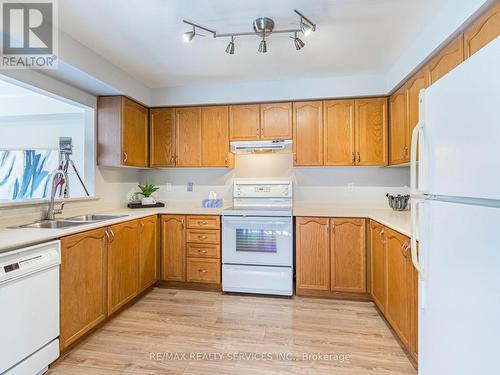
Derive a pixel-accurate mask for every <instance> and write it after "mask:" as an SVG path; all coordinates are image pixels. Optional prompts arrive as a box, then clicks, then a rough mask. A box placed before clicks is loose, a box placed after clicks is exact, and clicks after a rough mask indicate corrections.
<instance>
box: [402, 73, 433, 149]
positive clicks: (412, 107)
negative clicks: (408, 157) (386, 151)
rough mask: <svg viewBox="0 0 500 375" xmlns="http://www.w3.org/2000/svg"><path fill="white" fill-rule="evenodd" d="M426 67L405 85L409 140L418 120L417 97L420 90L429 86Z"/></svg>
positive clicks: (418, 104)
mask: <svg viewBox="0 0 500 375" xmlns="http://www.w3.org/2000/svg"><path fill="white" fill-rule="evenodd" d="M428 78H429V75H428V71H427V67H424V68H423V69H422V70H420V71H419V72H417V73H416V74H415V75H414V76H413V77H412V78H410V79H409V80H408V82H407V83H406V85H405V87H406V95H407V98H408V99H407V100H408V108H407V111H408V135H407V137H408V139H409V140H411V136H412V132H413V129H414V128H415V126H417V124H418V120H419V106H420V103H419V95H420V90H422V89H425V88H427V87H428V86H429V82H428Z"/></svg>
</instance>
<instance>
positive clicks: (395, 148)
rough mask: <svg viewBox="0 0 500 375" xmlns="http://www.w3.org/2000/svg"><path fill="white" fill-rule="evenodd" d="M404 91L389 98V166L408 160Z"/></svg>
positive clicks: (408, 145) (407, 132)
mask: <svg viewBox="0 0 500 375" xmlns="http://www.w3.org/2000/svg"><path fill="white" fill-rule="evenodd" d="M408 135H409V131H408V116H407V100H406V89H405V88H404V87H403V88H401V89H399V90H398V91H396V92H395V93H394V94H393V95H392V96H391V97H390V98H389V164H390V165H394V164H401V163H406V162H408V161H409V159H410V144H409V139H408Z"/></svg>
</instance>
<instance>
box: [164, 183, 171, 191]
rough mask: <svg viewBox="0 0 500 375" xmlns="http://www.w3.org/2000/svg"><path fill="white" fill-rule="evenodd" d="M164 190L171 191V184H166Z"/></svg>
mask: <svg viewBox="0 0 500 375" xmlns="http://www.w3.org/2000/svg"><path fill="white" fill-rule="evenodd" d="M165 188H166V190H167V191H172V184H171V183H170V182H167V184H166V185H165Z"/></svg>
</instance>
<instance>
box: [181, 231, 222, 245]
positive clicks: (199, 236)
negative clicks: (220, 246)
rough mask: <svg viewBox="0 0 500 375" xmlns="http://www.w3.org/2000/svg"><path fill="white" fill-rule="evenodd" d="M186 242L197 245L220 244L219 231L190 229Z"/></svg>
mask: <svg viewBox="0 0 500 375" xmlns="http://www.w3.org/2000/svg"><path fill="white" fill-rule="evenodd" d="M186 241H187V242H195V243H220V231H219V230H199V229H188V230H187V232H186Z"/></svg>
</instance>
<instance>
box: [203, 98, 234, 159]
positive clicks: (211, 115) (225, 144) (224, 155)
mask: <svg viewBox="0 0 500 375" xmlns="http://www.w3.org/2000/svg"><path fill="white" fill-rule="evenodd" d="M201 139H202V142H201V164H202V166H203V167H227V166H228V154H229V114H228V107H227V106H213V107H202V108H201Z"/></svg>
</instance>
